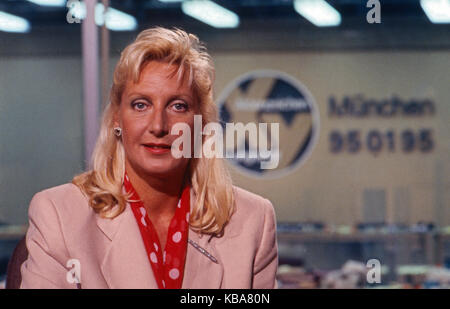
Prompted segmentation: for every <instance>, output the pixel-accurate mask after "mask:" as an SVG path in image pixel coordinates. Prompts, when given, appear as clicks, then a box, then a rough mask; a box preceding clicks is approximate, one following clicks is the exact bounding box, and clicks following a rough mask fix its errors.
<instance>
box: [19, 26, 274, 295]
mask: <svg viewBox="0 0 450 309" xmlns="http://www.w3.org/2000/svg"><path fill="white" fill-rule="evenodd" d="M213 80H214V68H213V65H212V61H211V58H210V56H209V55H208V54H207V52H206V50H205V48H204V47H203V45H202V44H201V43H200V42H199V41H198V39H197V37H195V36H194V35H192V34H187V33H186V32H184V31H182V30H178V29H175V30H169V29H165V28H160V27H158V28H152V29H148V30H145V31H143V32H142V33H140V34H139V36H138V37H137V39H136V40H135V42H133V43H132V44H130V45H129V46H128V47H127V48H126V49H125V50H124V51H123V53H122V55H121V58H120V60H119V63H118V64H117V66H116V69H115V72H114V79H113V85H112V88H111V95H110V97H111V102H110V103H109V105H108V106H107V107H106V109H105V111H104V115H103V120H102V126H101V130H100V135H99V138H98V141H97V144H96V147H95V150H94V153H93V157H92V169H91V170H89V171H87V172H85V173H82V174H80V175H78V176H76V177H75V178H74V179H73V181H72V183H69V184H63V185H60V186H57V187H54V188H50V189H47V190H44V191H42V192H39V193H37V194H36V195H35V196H34V197H33V199H32V201H31V203H30V208H29V223H30V226H29V229H28V232H27V236H26V242H27V248H28V251H29V257H28V259H27V260H26V261H25V262H24V263H23V264H22V267H21V273H22V284H21V287H22V288H274V287H276V279H275V274H276V269H277V263H278V256H277V244H276V227H275V215H274V210H273V207H272V204H271V202H270V201H269V200H267V199H264V198H262V197H260V196H258V195H255V194H253V193H250V192H248V191H245V190H243V189H241V188H238V187H235V186H233V185H232V183H231V179H230V177H229V175H228V173H227V170H226V168H225V166H224V163H223V160H221V159H219V158H209V159H208V158H205V157H202V158H195V157H192V158H189V157H187V158H185V157H181V158H175V156H173V155H172V152H171V148H172V144H173V143H174V141H175V139H177V138H178V137H179V135H180V134H178V135H177V134H174V135H172V134H171V129H172V127H173V126H174V124H176V123H184V124H187V125H188V126H189V128H190V129H191V132H193V131H194V130H193V127H194V115H196V114H200V115H201V116H202V125H203V126H204V125H205V124H207V123H209V122H213V121H214V122H216V121H218V119H217V110H216V106H215V104H214V102H213V89H212V86H213ZM178 133H179V132H178ZM191 137H192V136H191ZM205 138H206V137H203V138H202V139H203V140H202V143H204V142H205ZM191 141H193V138H191ZM184 146H185V145H182V147H181V148H179V150H183V148H184ZM192 148H193V147H192Z"/></svg>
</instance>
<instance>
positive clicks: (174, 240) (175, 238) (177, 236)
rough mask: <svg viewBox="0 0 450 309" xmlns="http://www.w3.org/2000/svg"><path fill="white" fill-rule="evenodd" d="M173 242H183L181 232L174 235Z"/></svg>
mask: <svg viewBox="0 0 450 309" xmlns="http://www.w3.org/2000/svg"><path fill="white" fill-rule="evenodd" d="M172 240H173V242H175V243H178V242H180V240H181V233H180V232H176V233H175V234H173V236H172Z"/></svg>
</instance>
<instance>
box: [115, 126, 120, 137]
mask: <svg viewBox="0 0 450 309" xmlns="http://www.w3.org/2000/svg"><path fill="white" fill-rule="evenodd" d="M114 134H115V135H116V136H121V135H122V128H121V127H115V128H114Z"/></svg>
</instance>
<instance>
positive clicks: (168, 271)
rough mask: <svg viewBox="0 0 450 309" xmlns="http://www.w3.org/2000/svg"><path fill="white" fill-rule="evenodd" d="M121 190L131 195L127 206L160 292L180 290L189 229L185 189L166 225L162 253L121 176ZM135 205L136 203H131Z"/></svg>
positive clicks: (188, 209) (142, 209)
mask: <svg viewBox="0 0 450 309" xmlns="http://www.w3.org/2000/svg"><path fill="white" fill-rule="evenodd" d="M124 186H125V190H126V191H127V192H131V194H132V195H131V198H130V199H131V201H130V206H131V209H132V211H133V213H134V216H135V218H136V221H137V224H138V226H139V230H140V231H141V236H142V240H143V241H144V246H145V249H146V251H147V256H148V259H149V261H150V265H151V267H152V270H153V274H154V276H155V279H156V282H157V284H158V287H159V288H160V289H180V288H181V284H182V282H183V273H184V262H185V259H186V250H187V240H188V239H187V238H188V237H187V236H188V226H189V223H188V222H189V212H190V196H189V189H190V187H189V185H187V186H185V187H184V188H183V192H182V194H181V198H180V200H179V201H178V205H177V208H176V210H175V215H174V216H173V218H172V221H171V222H170V225H169V231H168V234H167V242H166V247H165V249H164V252H161V245H160V242H159V238H158V234H157V233H156V230H155V228H154V227H153V224H152V222H151V221H150V218H149V216H148V215H147V213H146V210H145V208H144V204H143V203H142V202H141V201H140V198H139V196H138V194H137V192H136V191H135V190H134V188H133V186H132V185H131V182H130V180H129V179H128V176H127V174H126V172H125V177H124ZM135 201H136V202H135Z"/></svg>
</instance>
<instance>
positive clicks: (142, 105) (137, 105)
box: [132, 102, 147, 111]
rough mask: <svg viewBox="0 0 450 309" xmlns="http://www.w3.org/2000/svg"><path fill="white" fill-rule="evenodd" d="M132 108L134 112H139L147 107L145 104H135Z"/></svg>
mask: <svg viewBox="0 0 450 309" xmlns="http://www.w3.org/2000/svg"><path fill="white" fill-rule="evenodd" d="M132 106H133V108H134V109H135V110H138V111H141V110H144V109H145V108H146V107H147V104H145V103H143V102H135V103H133V104H132Z"/></svg>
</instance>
